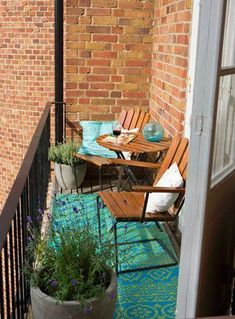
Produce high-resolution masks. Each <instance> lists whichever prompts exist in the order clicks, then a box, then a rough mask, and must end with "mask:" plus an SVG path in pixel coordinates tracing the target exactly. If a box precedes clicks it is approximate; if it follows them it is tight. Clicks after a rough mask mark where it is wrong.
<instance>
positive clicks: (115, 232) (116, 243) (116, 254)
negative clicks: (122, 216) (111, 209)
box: [113, 222, 118, 276]
mask: <svg viewBox="0 0 235 319" xmlns="http://www.w3.org/2000/svg"><path fill="white" fill-rule="evenodd" d="M113 230H114V244H115V258H116V273H117V276H118V242H117V222H116V223H115V224H114V226H113Z"/></svg>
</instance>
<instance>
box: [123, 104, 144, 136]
mask: <svg viewBox="0 0 235 319" xmlns="http://www.w3.org/2000/svg"><path fill="white" fill-rule="evenodd" d="M149 119H150V114H149V113H147V112H144V111H142V110H140V109H136V110H129V111H125V110H123V111H122V112H121V113H120V116H119V119H118V121H119V123H121V125H122V127H123V128H125V129H127V130H131V129H133V128H136V127H138V128H139V131H142V129H143V128H144V126H145V124H147V123H148V122H149Z"/></svg>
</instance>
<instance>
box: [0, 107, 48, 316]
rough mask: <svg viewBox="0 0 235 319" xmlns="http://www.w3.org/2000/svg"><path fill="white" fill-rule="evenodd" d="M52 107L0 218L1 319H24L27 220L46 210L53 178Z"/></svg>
mask: <svg viewBox="0 0 235 319" xmlns="http://www.w3.org/2000/svg"><path fill="white" fill-rule="evenodd" d="M49 146H50V103H47V105H46V107H45V110H44V112H43V114H42V117H41V119H40V121H39V124H38V126H37V128H36V131H35V133H34V135H33V138H32V140H31V143H30V145H29V148H28V150H27V153H26V155H25V157H24V160H23V162H22V165H21V168H20V170H19V173H18V175H17V177H16V179H15V182H14V184H13V186H12V188H11V191H10V193H9V195H8V198H7V200H6V203H5V205H4V207H3V210H2V214H1V215H0V318H1V319H5V318H17V319H18V318H24V314H25V313H26V312H27V310H28V304H29V300H30V297H29V295H30V294H29V286H28V283H27V282H26V279H25V276H24V274H23V273H22V269H23V267H24V260H25V246H26V243H27V216H31V218H32V219H33V220H35V219H36V216H37V213H38V210H39V209H43V208H45V205H46V197H47V190H48V182H49V178H50V162H49V161H48V148H49Z"/></svg>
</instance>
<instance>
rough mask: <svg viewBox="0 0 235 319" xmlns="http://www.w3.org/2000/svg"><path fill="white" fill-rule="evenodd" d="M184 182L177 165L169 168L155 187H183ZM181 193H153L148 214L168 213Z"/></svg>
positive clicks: (148, 205) (150, 197)
mask: <svg viewBox="0 0 235 319" xmlns="http://www.w3.org/2000/svg"><path fill="white" fill-rule="evenodd" d="M183 183H184V180H183V178H182V176H181V174H180V171H179V168H178V166H177V164H176V163H174V164H172V165H171V166H170V168H168V169H167V170H166V171H165V173H164V174H163V175H162V177H161V178H160V179H159V181H158V182H157V183H156V184H155V185H154V186H159V187H182V186H183ZM178 196H179V193H151V194H150V195H149V198H148V204H147V208H146V212H148V213H156V212H165V211H167V210H168V209H169V208H170V207H171V206H172V205H173V204H174V202H175V201H176V199H177V198H178Z"/></svg>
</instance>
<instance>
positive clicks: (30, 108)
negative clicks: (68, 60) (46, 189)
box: [0, 0, 54, 210]
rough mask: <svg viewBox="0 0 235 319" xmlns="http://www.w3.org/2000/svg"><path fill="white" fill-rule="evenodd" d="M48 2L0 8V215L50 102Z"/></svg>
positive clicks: (6, 0) (20, 1) (7, 1)
mask: <svg viewBox="0 0 235 319" xmlns="http://www.w3.org/2000/svg"><path fill="white" fill-rule="evenodd" d="M53 6H54V1H53V0H44V1H35V0H27V1H25V0H14V1H12V0H2V1H1V2H0V74H1V76H0V113H1V115H0V172H1V174H0V189H1V192H0V210H1V208H2V205H3V203H4V201H5V199H6V196H7V194H8V192H9V190H10V188H11V185H12V183H13V181H14V179H15V176H16V174H17V172H18V169H19V167H20V164H21V160H22V158H23V156H24V154H25V151H26V149H27V146H28V144H29V141H30V140H31V137H32V134H33V132H34V130H35V128H36V125H37V123H38V120H39V117H40V114H41V112H42V110H43V108H44V106H45V103H46V102H47V101H48V100H53V96H54V93H53V92H54V87H53V86H54V63H53V59H54V27H53V21H54V17H53V15H54V13H53V11H54V8H53Z"/></svg>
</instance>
